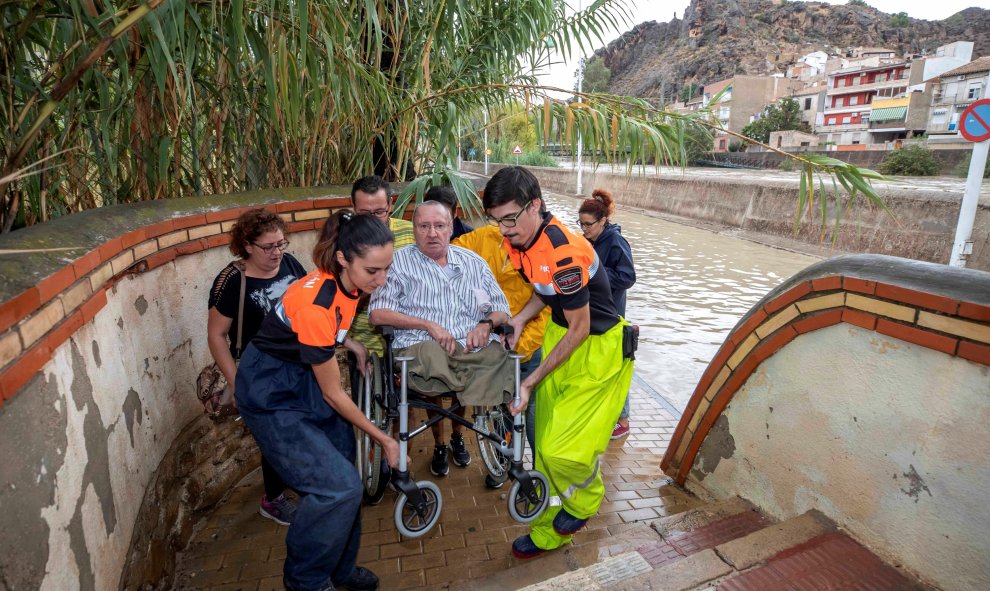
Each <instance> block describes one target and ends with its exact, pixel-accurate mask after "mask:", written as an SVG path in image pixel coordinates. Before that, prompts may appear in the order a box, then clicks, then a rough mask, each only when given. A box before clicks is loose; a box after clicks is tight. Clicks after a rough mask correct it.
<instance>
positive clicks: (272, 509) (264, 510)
mask: <svg viewBox="0 0 990 591" xmlns="http://www.w3.org/2000/svg"><path fill="white" fill-rule="evenodd" d="M258 513H260V514H261V516H262V517H266V518H268V519H271V520H272V521H274V522H275V523H277V524H279V525H289V524H291V523H292V518H293V517H295V516H296V504H295V503H293V502H292V499H290V498H289V497H287V496H285V493H282V494H280V495H279V496H277V497H275V498H274V499H272V500H270V501H269V500H268V497H267V496H264V495H262V497H261V508H259V509H258Z"/></svg>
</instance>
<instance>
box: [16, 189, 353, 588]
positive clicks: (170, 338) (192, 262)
mask: <svg viewBox="0 0 990 591" xmlns="http://www.w3.org/2000/svg"><path fill="white" fill-rule="evenodd" d="M287 193H288V195H281V196H279V197H271V196H264V195H259V194H250V195H241V196H227V197H212V198H201V199H180V200H173V201H165V202H156V203H146V204H138V205H132V206H119V207H113V208H106V209H104V210H100V211H95V212H91V213H88V214H85V215H84V214H78V216H76V215H74V216H67V217H65V218H60V219H59V220H56V221H55V222H51V223H50V224H44V225H41V226H37V227H33V228H31V229H28V230H22V231H18V232H14V233H12V234H8V235H5V236H3V237H0V250H7V251H12V252H9V253H8V254H7V255H6V256H5V257H3V258H2V259H0V273H2V275H3V276H4V282H3V283H2V284H0V378H2V379H0V393H2V397H0V400H2V401H3V405H2V406H0V482H2V483H3V486H2V487H0V507H2V508H3V509H4V510H3V511H2V512H0V548H2V549H3V552H2V553H0V589H4V590H7V589H11V590H13V589H43V590H58V591H63V590H71V589H83V590H86V589H95V590H101V591H102V590H104V589H115V588H118V586H120V587H124V586H125V585H126V587H127V588H128V589H137V588H140V589H145V588H146V587H145V585H149V587H147V588H153V589H164V588H167V587H168V585H169V579H168V577H169V575H170V570H169V564H168V561H169V560H171V559H174V552H175V551H176V548H181V547H182V546H184V544H185V541H186V539H188V534H189V533H191V522H189V521H188V520H187V521H185V522H183V523H182V524H181V527H180V529H182V530H183V531H182V532H179V534H180V535H178V536H176V535H173V534H172V533H170V532H165V533H162V532H161V531H159V530H169V529H171V528H174V527H176V526H175V525H174V524H173V523H171V520H172V519H176V517H175V516H176V515H177V514H178V513H182V511H181V510H180V511H177V510H176V507H177V506H178V505H181V504H183V503H186V504H190V505H192V509H193V510H195V509H203V505H204V498H205V499H210V500H212V501H214V502H215V501H216V500H217V499H218V498H220V497H221V496H222V495H223V494H224V492H225V491H224V490H223V489H222V488H220V490H216V487H214V489H213V490H208V489H209V488H210V486H211V485H212V484H216V483H210V482H205V481H204V480H210V479H211V478H212V477H213V475H212V473H213V472H215V473H216V474H217V475H218V476H217V478H220V477H221V476H224V475H225V478H227V479H226V480H221V481H220V484H223V483H224V482H226V483H228V486H231V485H232V483H231V482H230V479H233V482H236V474H232V472H231V470H233V471H234V472H236V470H237V469H243V468H246V469H250V468H252V467H254V466H256V465H257V459H256V457H255V458H253V463H252V462H250V461H246V460H245V459H244V458H243V457H241V458H238V459H237V460H236V461H237V462H241V463H242V466H241V467H240V468H238V467H237V466H234V467H233V468H230V469H229V470H228V469H227V468H224V467H222V466H220V465H219V464H221V463H223V462H226V461H227V460H228V459H229V456H230V455H232V454H239V455H241V456H243V455H244V454H245V453H247V454H250V455H253V442H250V441H249V439H250V437H249V435H247V433H246V430H242V431H243V432H240V433H235V432H233V431H230V430H217V429H211V428H210V427H211V425H209V424H208V423H207V424H206V425H198V426H197V427H196V428H195V429H194V430H193V431H194V432H192V433H191V434H190V435H189V436H188V437H186V441H185V445H186V446H187V447H188V446H198V447H199V449H196V450H193V452H191V453H190V452H189V450H188V449H178V448H176V447H174V446H173V442H175V441H176V438H177V436H178V435H179V434H180V433H182V432H186V433H187V434H189V433H190V432H189V429H187V426H190V425H192V424H195V423H196V422H197V421H202V420H203V418H202V406H201V405H200V404H199V402H198V401H197V399H196V392H195V380H196V376H197V375H198V374H199V372H200V370H201V369H202V368H203V367H205V366H206V365H208V364H209V363H210V362H211V361H212V359H211V358H210V355H209V351H208V349H207V346H206V317H207V307H206V306H207V298H208V292H209V289H210V286H211V284H212V281H213V278H214V276H215V275H216V273H218V272H219V270H220V269H221V268H223V266H224V265H226V264H227V263H228V262H229V261H230V260H231V258H232V256H231V254H230V252H229V251H228V250H227V248H226V243H227V240H228V237H227V235H226V234H225V233H224V232H225V231H226V229H229V226H230V224H232V221H231V220H232V219H233V218H236V217H237V215H238V214H239V213H240V212H241V211H243V210H245V209H247V208H250V207H254V206H258V205H265V204H267V205H270V206H271V207H272V208H276V207H279V208H282V207H283V206H285V207H284V208H283V209H279V211H284V212H285V213H283V214H282V215H283V216H285V217H287V219H288V221H289V230H290V232H292V233H291V234H290V238H291V241H292V246H291V249H290V250H291V251H292V252H293V253H294V254H296V256H297V257H298V258H299V259H300V261H301V262H303V264H304V265H305V266H307V268H311V267H312V262H311V258H310V256H309V251H310V249H311V247H312V244H313V242H314V240H315V237H316V232H315V231H314V230H315V229H316V228H317V227H318V226H319V225H321V224H322V223H323V221H324V219H325V218H326V217H327V216H328V215H329V213H330V211H331V208H333V207H340V206H341V205H343V204H345V203H346V200H342V199H339V198H337V199H320V200H319V202H322V203H319V205H321V206H322V207H317V204H318V201H317V200H314V199H313V196H312V194H311V195H310V197H309V199H301V200H300V198H301V197H302V195H299V194H293V193H299V192H298V191H292V190H290V191H288V192H287ZM338 194H339V193H338ZM323 195H326V193H323ZM283 200H286V201H287V202H286V203H282V201H283ZM190 214H191V215H190ZM38 245H44V246H50V247H58V246H70V245H71V246H72V247H73V248H72V250H70V251H68V253H66V252H65V251H54V252H43V251H38V250H36V249H37V247H38ZM29 247H34V249H32V248H29ZM227 436H229V437H231V438H234V439H235V440H234V441H222V440H218V437H227ZM168 454H173V455H177V456H178V457H171V458H167V455H168ZM214 454H215V456H216V457H211V456H212V455H214ZM166 459H168V460H169V461H168V462H166V461H165V460H166ZM203 461H205V462H206V464H207V466H208V467H209V468H210V470H208V471H209V472H211V474H210V475H209V476H208V477H207V478H205V479H204V480H201V481H197V482H195V483H194V484H195V485H196V486H195V487H194V488H196V490H192V489H190V488H189V487H188V486H185V484H184V483H183V480H188V479H185V478H182V476H183V475H188V474H190V473H192V472H194V471H195V470H196V469H197V468H199V465H198V464H201V463H203ZM235 463H236V462H235ZM165 464H167V465H168V466H169V470H170V471H173V472H175V473H174V474H173V473H170V474H169V475H168V477H169V478H173V477H175V476H178V477H179V478H178V480H177V482H178V484H177V485H176V486H177V488H176V489H175V490H173V491H171V494H164V495H163V494H161V493H162V490H158V491H157V493H156V494H157V496H151V497H149V496H147V495H146V490H147V489H148V488H149V485H151V484H152V483H156V482H158V481H160V480H161V479H156V477H157V476H158V474H157V472H158V470H159V468H160V467H161V466H163V465H165ZM242 475H243V474H242ZM156 486H157V484H156ZM159 488H160V487H159ZM163 490H164V491H165V492H166V493H168V489H167V487H166V488H165V489H163ZM149 503H150V504H151V505H154V506H149ZM149 515H150V517H149ZM163 520H166V522H164V523H162V521H163ZM135 524H139V527H138V528H137V529H136V527H135ZM182 535H185V536H186V537H185V538H183V537H182ZM149 540H151V541H153V542H154V543H150V542H149ZM132 543H133V544H134V545H136V546H138V547H139V550H138V551H135V552H129V549H130V548H131V547H132ZM163 553H164V554H167V555H168V556H166V558H165V559H164V560H163V558H162V555H163ZM125 563H126V564H129V565H130V568H132V569H135V570H136V571H140V576H139V577H138V578H137V579H136V580H135V579H133V578H131V577H128V576H127V575H128V573H126V572H123V571H124V570H125ZM149 565H150V566H151V568H149Z"/></svg>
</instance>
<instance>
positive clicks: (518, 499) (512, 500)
mask: <svg viewBox="0 0 990 591" xmlns="http://www.w3.org/2000/svg"><path fill="white" fill-rule="evenodd" d="M529 477H530V478H532V479H533V486H534V487H536V496H537V499H538V500H537V502H536V503H531V502H530V500H529V499H528V498H526V495H524V494H522V493H521V491H520V489H521V488H522V485H521V484H519V481H518V480H516V481H515V482H513V483H512V488H510V489H509V515H511V516H512V518H513V519H515V520H516V521H518V522H519V523H529V522H531V521H533V520H534V519H536V518H537V517H539V516H540V513H543V510H544V509H546V508H547V505H548V504H549V503H550V482H549V481H548V480H547V477H546V476H544V475H543V473H542V472H539V471H537V470H530V471H529Z"/></svg>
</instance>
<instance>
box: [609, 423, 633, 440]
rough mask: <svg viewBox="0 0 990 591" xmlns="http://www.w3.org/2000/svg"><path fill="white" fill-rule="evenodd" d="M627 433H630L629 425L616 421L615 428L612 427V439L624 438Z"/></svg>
mask: <svg viewBox="0 0 990 591" xmlns="http://www.w3.org/2000/svg"><path fill="white" fill-rule="evenodd" d="M626 435H629V425H622V424H620V423H616V424H615V429H612V439H622V438H623V437H625V436H626Z"/></svg>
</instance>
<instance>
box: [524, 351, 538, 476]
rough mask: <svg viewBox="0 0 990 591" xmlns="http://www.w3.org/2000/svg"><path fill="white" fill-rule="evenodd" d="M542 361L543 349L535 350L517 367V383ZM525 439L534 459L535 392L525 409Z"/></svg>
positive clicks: (534, 369)
mask: <svg viewBox="0 0 990 591" xmlns="http://www.w3.org/2000/svg"><path fill="white" fill-rule="evenodd" d="M541 361H543V348H542V347H541V348H539V349H537V350H536V351H535V352H534V353H533V356H532V357H530V358H529V361H527V362H526V363H523V364H521V365H520V366H519V381H520V382H521V381H522V380H525V379H526V377H527V376H528V375H529V374H531V373H533V372H534V371H536V368H537V367H539V366H540V362H541ZM526 439H527V440H528V441H529V451H530V453H531V454H533V458H534V460H535V458H536V390H533V392H532V393H530V395H529V406H527V407H526Z"/></svg>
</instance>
